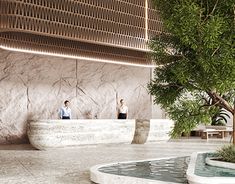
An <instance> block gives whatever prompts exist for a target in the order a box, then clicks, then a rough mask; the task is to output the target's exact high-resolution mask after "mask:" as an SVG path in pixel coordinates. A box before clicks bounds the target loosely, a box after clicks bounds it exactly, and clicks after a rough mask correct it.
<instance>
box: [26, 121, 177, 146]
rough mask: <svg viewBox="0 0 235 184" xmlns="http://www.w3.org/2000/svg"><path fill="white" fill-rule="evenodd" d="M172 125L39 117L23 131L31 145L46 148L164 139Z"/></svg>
mask: <svg viewBox="0 0 235 184" xmlns="http://www.w3.org/2000/svg"><path fill="white" fill-rule="evenodd" d="M146 122H147V123H146ZM140 124H144V126H140ZM172 126H173V122H172V121H171V120H134V119H128V120H112V119H78V120H40V121H32V122H30V123H29V125H28V130H27V134H28V137H29V141H30V143H31V144H32V145H33V146H34V147H35V148H37V149H40V150H46V149H51V148H63V147H70V146H71V147H72V146H80V145H89V144H107V143H137V144H143V143H145V142H147V141H159V140H161V141H162V140H168V139H169V138H170V137H169V135H168V132H169V131H170V130H171V128H172Z"/></svg>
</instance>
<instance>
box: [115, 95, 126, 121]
mask: <svg viewBox="0 0 235 184" xmlns="http://www.w3.org/2000/svg"><path fill="white" fill-rule="evenodd" d="M127 115H128V107H127V106H126V105H125V104H124V100H123V99H121V100H120V106H119V108H118V114H117V118H118V119H127Z"/></svg>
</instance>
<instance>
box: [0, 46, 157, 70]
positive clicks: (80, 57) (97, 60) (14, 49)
mask: <svg viewBox="0 0 235 184" xmlns="http://www.w3.org/2000/svg"><path fill="white" fill-rule="evenodd" d="M0 48H1V49H4V50H9V51H16V52H24V53H30V54H40V55H47V56H56V57H63V58H70V59H79V60H86V61H95V62H101V63H111V64H119V65H120V64H121V65H127V66H137V67H145V68H155V67H156V65H145V64H133V63H126V62H123V61H120V62H119V61H112V60H108V59H99V58H92V57H83V56H71V55H66V54H54V53H49V52H41V51H33V50H26V49H18V48H13V47H7V46H3V45H0Z"/></svg>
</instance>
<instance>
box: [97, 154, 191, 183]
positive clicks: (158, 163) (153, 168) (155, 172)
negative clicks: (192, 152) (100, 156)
mask: <svg viewBox="0 0 235 184" xmlns="http://www.w3.org/2000/svg"><path fill="white" fill-rule="evenodd" d="M189 159H190V157H178V158H171V159H163V160H152V161H143V162H131V163H119V164H115V165H112V166H104V167H101V168H99V169H98V170H99V171H100V172H104V173H108V174H115V175H121V176H131V177H138V178H145V179H151V180H159V181H167V182H174V183H187V179H186V170H187V167H188V162H189Z"/></svg>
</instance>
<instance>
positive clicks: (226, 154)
mask: <svg viewBox="0 0 235 184" xmlns="http://www.w3.org/2000/svg"><path fill="white" fill-rule="evenodd" d="M217 154H218V157H220V158H221V159H222V160H223V161H225V162H232V163H235V145H227V146H224V147H222V148H221V149H220V150H218V151H217Z"/></svg>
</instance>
